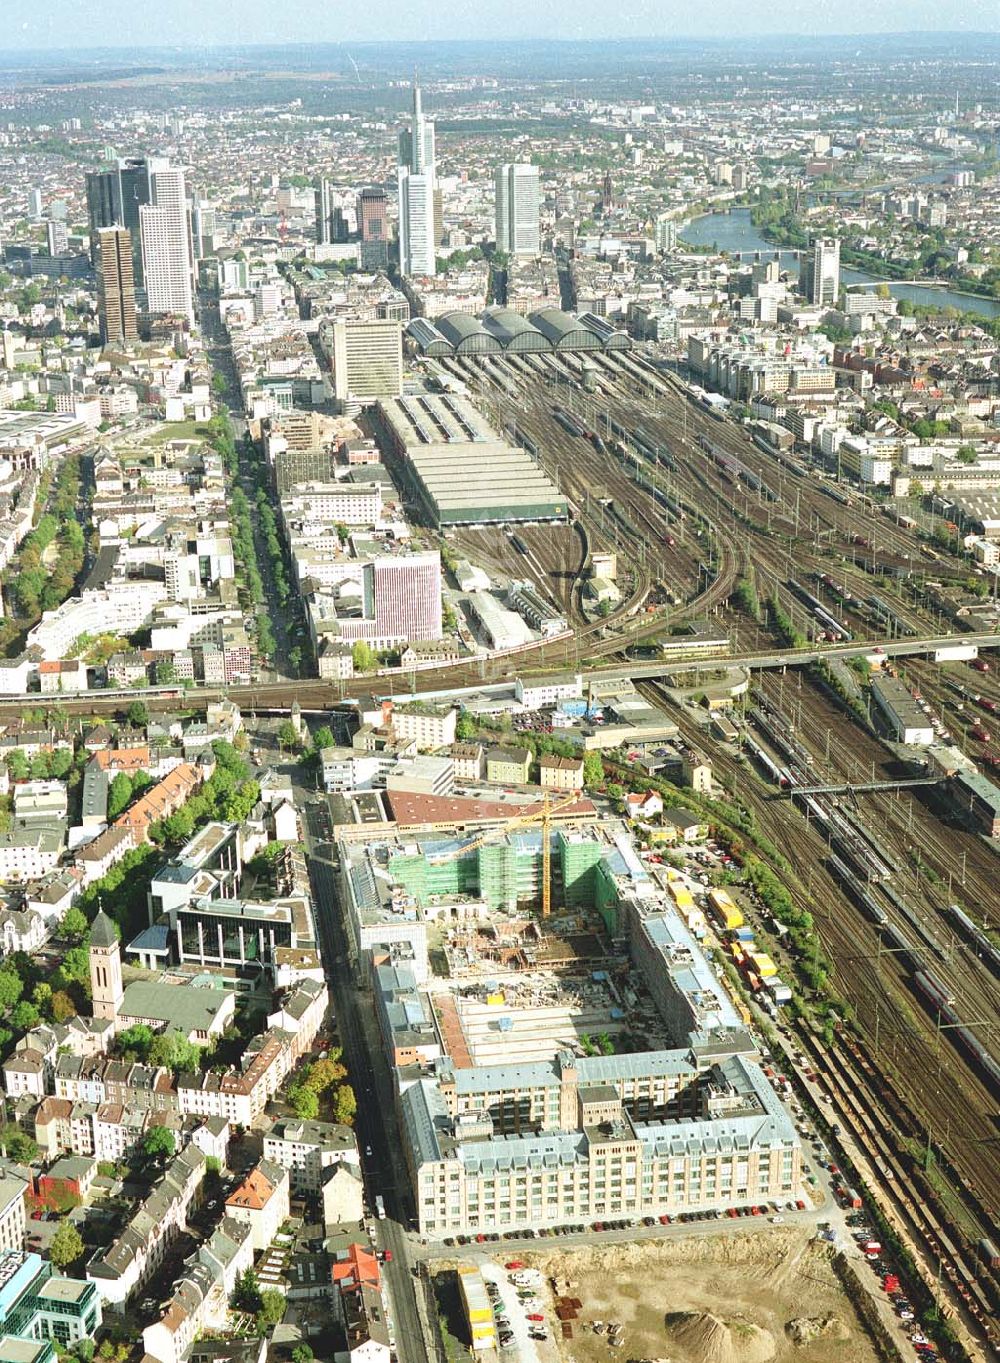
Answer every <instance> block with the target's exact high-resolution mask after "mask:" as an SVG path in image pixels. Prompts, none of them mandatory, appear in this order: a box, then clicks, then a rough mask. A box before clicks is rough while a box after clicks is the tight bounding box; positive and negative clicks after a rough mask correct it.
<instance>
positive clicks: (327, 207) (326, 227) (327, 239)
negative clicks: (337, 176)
mask: <svg viewBox="0 0 1000 1363" xmlns="http://www.w3.org/2000/svg"><path fill="white" fill-rule="evenodd" d="M315 194H316V244H317V246H329V245H330V243H331V242H332V241H333V240H334V237H333V186H332V185H331V184H330V181H329V180H320V182H319V184H318V185H317V186H316V190H315Z"/></svg>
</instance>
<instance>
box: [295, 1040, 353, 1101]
mask: <svg viewBox="0 0 1000 1363" xmlns="http://www.w3.org/2000/svg"><path fill="white" fill-rule="evenodd" d="M333 1051H334V1052H336V1054H333V1052H331V1054H330V1055H328V1056H326V1058H325V1059H323V1060H317V1061H315V1062H314V1063H313V1064H312V1065H310V1066H309V1070H308V1073H306V1074H304V1075H303V1076H302V1080H301V1082H302V1084H303V1085H304V1086H305V1087H306V1088H309V1089H312V1091H313V1093H316V1094H320V1093H325V1092H326V1090H327V1089H329V1088H333V1086H334V1084H337V1083H339V1082H340V1080H341V1079H343V1078H344V1076H345V1075H346V1074H347V1070H346V1069H345V1068H344V1066H343V1065H342V1064H341V1063H340V1054H341V1053H340V1051H339V1050H338V1049H337V1047H334V1048H333Z"/></svg>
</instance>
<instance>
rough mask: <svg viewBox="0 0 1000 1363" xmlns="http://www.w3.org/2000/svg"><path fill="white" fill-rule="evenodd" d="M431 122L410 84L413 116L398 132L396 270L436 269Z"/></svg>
mask: <svg viewBox="0 0 1000 1363" xmlns="http://www.w3.org/2000/svg"><path fill="white" fill-rule="evenodd" d="M435 182H436V171H435V165H434V124H433V123H428V122H427V120H426V119H425V118H424V115H423V109H422V107H421V103H420V87H419V85H416V84H415V85H414V87H413V119H412V123H411V126H410V128H409V129H405V130H404V131H403V132H401V133H400V135H399V166H398V172H397V188H398V190H399V272H400V274H404V275H418V276H425V275H426V276H430V275H433V274H434V273H435V272H436V268H437V267H436V259H435V251H434V247H435V239H434V188H435Z"/></svg>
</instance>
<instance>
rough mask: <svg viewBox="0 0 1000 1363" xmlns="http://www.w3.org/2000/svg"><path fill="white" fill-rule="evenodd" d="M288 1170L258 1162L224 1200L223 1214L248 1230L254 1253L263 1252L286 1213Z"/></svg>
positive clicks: (266, 1161) (287, 1209) (277, 1165)
mask: <svg viewBox="0 0 1000 1363" xmlns="http://www.w3.org/2000/svg"><path fill="white" fill-rule="evenodd" d="M289 1188H290V1179H289V1171H288V1170H287V1169H286V1168H284V1167H283V1166H282V1165H280V1164H272V1163H271V1161H270V1160H267V1159H262V1160H261V1161H260V1163H259V1164H258V1165H257V1166H256V1167H255V1168H253V1169H251V1170H250V1172H249V1173H248V1174H247V1176H246V1178H244V1180H243V1182H242V1183H241V1184H240V1186H239V1187H238V1188H236V1189H235V1190H234V1191H233V1192H232V1193H230V1195H229V1196H228V1197H227V1198H226V1215H227V1216H229V1217H231V1218H232V1219H233V1220H234V1221H238V1222H240V1223H241V1224H242V1225H245V1226H249V1227H250V1241H251V1244H252V1245H253V1247H254V1249H255V1250H265V1249H267V1248H268V1246H269V1245H270V1244H271V1242H272V1241H273V1239H274V1237H275V1236H276V1235H277V1233H278V1231H279V1230H280V1229H281V1226H282V1224H283V1222H284V1221H285V1220H286V1219H287V1217H288V1212H289V1206H290V1201H289Z"/></svg>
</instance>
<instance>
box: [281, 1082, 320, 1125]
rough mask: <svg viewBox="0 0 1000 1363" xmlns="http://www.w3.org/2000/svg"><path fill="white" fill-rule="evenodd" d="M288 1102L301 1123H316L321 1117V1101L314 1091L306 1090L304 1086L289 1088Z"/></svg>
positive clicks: (298, 1085)
mask: <svg viewBox="0 0 1000 1363" xmlns="http://www.w3.org/2000/svg"><path fill="white" fill-rule="evenodd" d="M288 1102H289V1104H290V1105H291V1109H292V1111H293V1112H294V1113H295V1115H296V1117H298V1118H299V1119H300V1120H301V1121H306V1122H311V1121H315V1119H316V1118H317V1117H318V1116H319V1099H318V1098H317V1096H316V1094H315V1093H314V1092H313V1090H312V1089H310V1088H306V1087H305V1085H304V1084H292V1085H291V1086H290V1087H289V1089H288Z"/></svg>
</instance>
